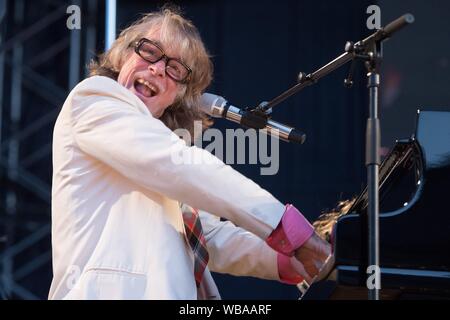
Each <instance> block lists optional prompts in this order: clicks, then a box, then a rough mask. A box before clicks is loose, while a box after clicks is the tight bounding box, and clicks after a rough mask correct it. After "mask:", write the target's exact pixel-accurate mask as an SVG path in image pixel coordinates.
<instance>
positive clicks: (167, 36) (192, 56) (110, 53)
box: [88, 7, 213, 136]
mask: <svg viewBox="0 0 450 320" xmlns="http://www.w3.org/2000/svg"><path fill="white" fill-rule="evenodd" d="M155 29H159V32H160V39H159V40H160V42H161V43H162V44H163V46H164V47H166V48H170V49H171V50H173V51H175V52H178V53H179V55H180V58H181V60H182V61H183V62H185V63H186V64H187V65H188V66H190V68H191V69H192V74H191V75H190V79H189V81H188V82H187V83H186V84H182V85H181V86H182V87H181V89H180V92H179V93H178V95H177V98H176V99H175V102H174V103H173V104H172V105H171V106H169V107H168V108H167V109H166V110H165V111H164V113H163V115H162V116H161V117H160V120H161V121H162V122H163V123H164V124H165V125H166V126H167V127H169V128H170V129H172V130H175V129H180V128H183V129H187V130H188V131H189V132H190V133H191V135H192V136H193V133H194V132H193V129H194V121H201V122H202V125H203V129H206V128H207V127H209V126H210V125H211V124H212V120H211V119H210V118H209V117H208V116H207V115H206V114H204V113H203V112H201V111H200V109H199V102H200V98H201V95H202V93H203V92H204V90H205V89H206V87H208V85H209V84H210V83H211V81H212V74H213V65H212V62H211V59H210V55H209V54H208V52H207V50H206V48H205V46H204V44H203V41H202V40H201V37H200V34H199V32H198V30H197V28H196V27H195V26H194V25H193V24H192V22H191V21H190V20H188V19H186V18H184V17H183V16H182V15H181V13H180V11H179V9H178V8H176V7H163V8H162V9H161V10H160V11H156V12H151V13H147V14H144V15H143V16H142V17H141V18H140V19H138V20H137V21H135V22H134V23H132V24H131V25H130V26H129V27H128V28H126V29H124V30H123V31H122V32H121V33H120V35H119V36H118V37H117V39H116V40H115V41H114V43H113V44H112V46H111V48H110V49H109V50H107V51H106V52H104V53H102V54H100V55H99V56H98V57H97V59H96V60H93V61H91V63H90V64H89V66H88V69H89V75H90V76H93V75H100V76H106V77H109V78H112V79H114V80H117V77H118V75H119V72H120V69H121V68H122V66H123V64H124V62H125V61H124V60H125V59H126V58H127V56H128V55H129V54H130V53H131V54H132V53H133V47H132V44H134V43H135V42H136V41H138V40H139V39H140V38H142V37H145V35H146V34H148V33H149V31H152V30H155Z"/></svg>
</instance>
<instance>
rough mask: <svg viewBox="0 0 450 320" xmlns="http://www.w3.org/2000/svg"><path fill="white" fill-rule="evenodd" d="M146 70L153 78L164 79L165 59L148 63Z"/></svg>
mask: <svg viewBox="0 0 450 320" xmlns="http://www.w3.org/2000/svg"><path fill="white" fill-rule="evenodd" d="M148 69H149V70H150V72H152V73H153V74H154V75H155V76H161V77H164V76H165V75H166V61H165V59H161V60H159V61H158V62H155V63H149V65H148Z"/></svg>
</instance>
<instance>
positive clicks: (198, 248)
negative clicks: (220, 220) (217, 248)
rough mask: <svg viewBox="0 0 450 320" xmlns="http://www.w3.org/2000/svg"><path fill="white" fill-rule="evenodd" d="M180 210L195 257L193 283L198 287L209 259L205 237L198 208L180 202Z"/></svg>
mask: <svg viewBox="0 0 450 320" xmlns="http://www.w3.org/2000/svg"><path fill="white" fill-rule="evenodd" d="M181 211H182V213H183V220H184V228H185V229H186V236H187V239H188V242H189V245H190V246H191V249H192V251H193V253H194V257H195V260H194V275H195V283H196V285H197V288H198V287H200V283H201V281H202V278H203V273H204V271H205V268H206V266H207V265H208V260H209V255H208V250H207V248H206V239H205V237H204V235H203V228H202V224H201V221H200V216H199V214H198V210H197V209H194V208H192V207H190V206H188V205H186V204H181Z"/></svg>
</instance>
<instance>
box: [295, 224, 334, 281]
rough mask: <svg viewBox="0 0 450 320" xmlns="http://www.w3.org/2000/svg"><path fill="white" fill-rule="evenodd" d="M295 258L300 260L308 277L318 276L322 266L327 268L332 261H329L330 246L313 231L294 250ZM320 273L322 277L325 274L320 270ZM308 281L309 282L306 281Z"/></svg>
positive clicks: (330, 265)
mask: <svg viewBox="0 0 450 320" xmlns="http://www.w3.org/2000/svg"><path fill="white" fill-rule="evenodd" d="M295 258H297V260H298V261H299V262H301V264H302V265H303V267H304V270H305V271H306V273H307V274H308V276H309V279H311V278H315V277H316V276H318V275H319V273H320V272H321V271H322V269H323V268H324V266H326V267H327V269H329V268H331V267H332V263H330V259H331V258H332V256H331V246H330V244H329V243H328V242H326V241H325V240H323V239H322V238H320V237H319V236H318V235H317V234H316V233H315V232H314V233H313V235H312V236H311V237H310V238H309V239H308V240H307V241H306V242H305V243H304V244H303V245H302V246H301V247H300V248H298V249H297V250H296V251H295ZM299 273H300V272H299ZM300 274H302V273H300ZM320 275H321V276H322V277H323V276H325V275H326V274H324V272H321V274H320ZM305 279H306V280H307V277H305ZM307 281H308V280H307ZM308 283H311V282H310V281H308Z"/></svg>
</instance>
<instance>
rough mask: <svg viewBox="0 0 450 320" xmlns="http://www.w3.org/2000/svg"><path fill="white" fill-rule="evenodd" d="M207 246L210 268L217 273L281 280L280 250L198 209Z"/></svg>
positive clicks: (229, 222)
mask: <svg viewBox="0 0 450 320" xmlns="http://www.w3.org/2000/svg"><path fill="white" fill-rule="evenodd" d="M199 215H200V220H201V222H202V227H203V234H204V236H205V239H206V245H207V247H208V253H209V262H208V268H209V269H210V270H211V271H214V272H218V273H228V274H231V275H235V276H251V277H256V278H261V279H267V280H277V281H280V277H279V273H278V264H277V252H276V251H274V250H273V249H272V248H270V247H269V246H268V245H267V244H266V243H265V242H264V241H263V240H261V239H260V238H258V237H257V236H255V235H254V234H252V233H250V232H248V231H246V230H244V229H242V228H240V227H237V226H235V225H234V224H233V223H232V222H231V221H220V219H219V218H218V217H217V216H213V215H211V214H209V213H207V212H205V211H201V210H200V212H199Z"/></svg>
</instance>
